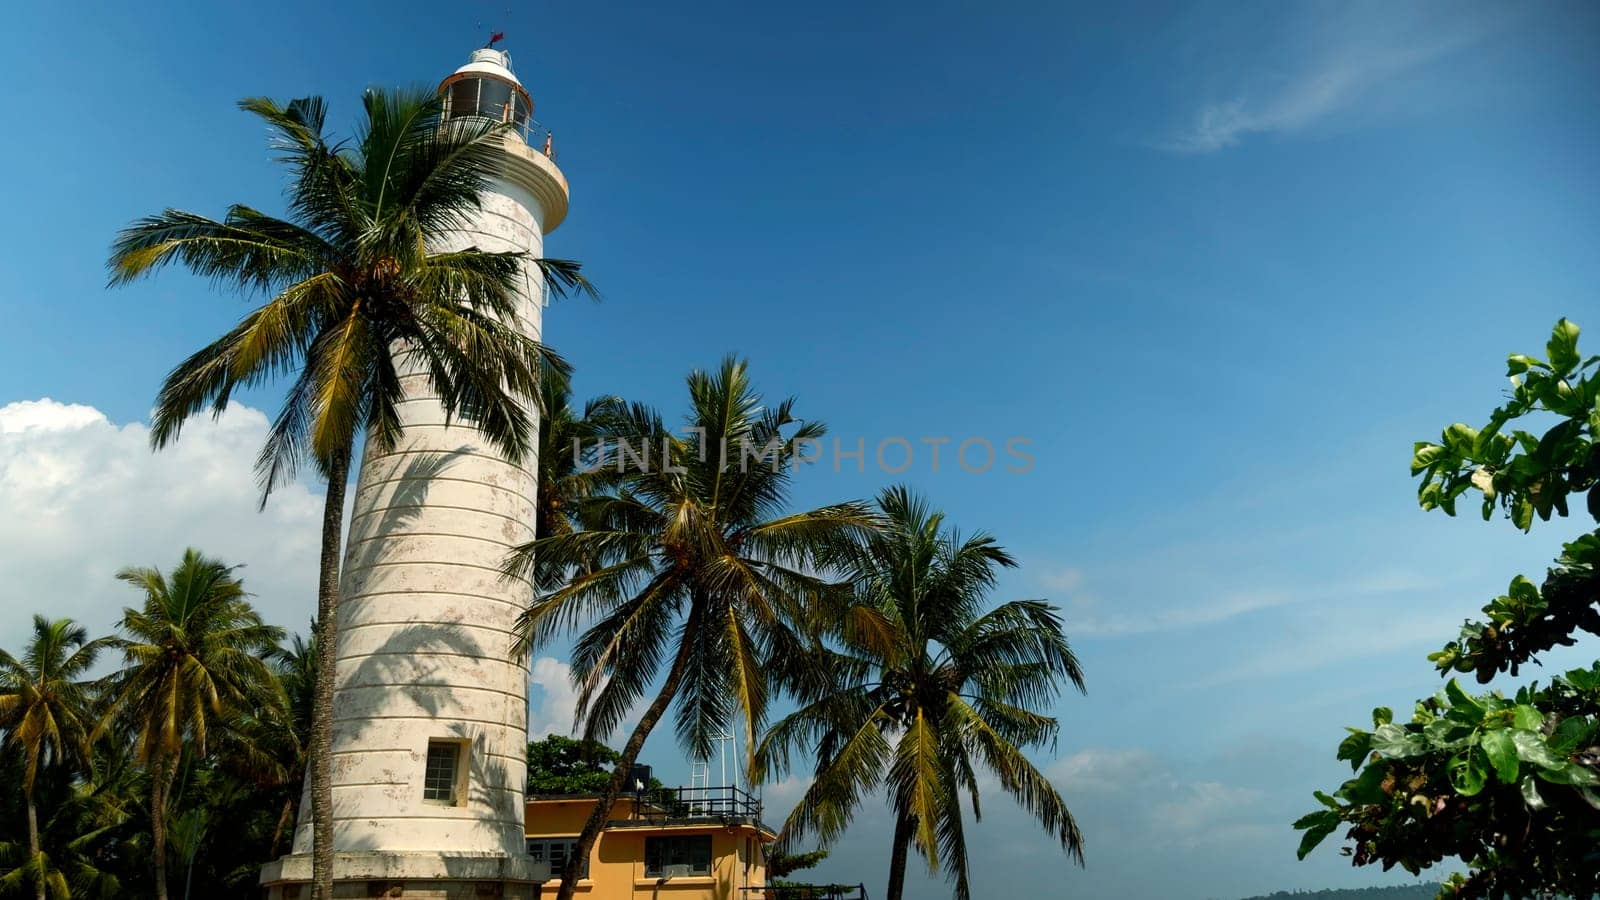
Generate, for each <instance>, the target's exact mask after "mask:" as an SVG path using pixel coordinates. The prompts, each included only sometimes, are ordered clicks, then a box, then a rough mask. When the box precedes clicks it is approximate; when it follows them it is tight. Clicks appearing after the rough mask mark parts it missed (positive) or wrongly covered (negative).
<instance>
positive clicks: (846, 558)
mask: <svg viewBox="0 0 1600 900" xmlns="http://www.w3.org/2000/svg"><path fill="white" fill-rule="evenodd" d="M878 505H879V508H880V509H881V510H882V512H883V516H884V518H885V520H886V521H887V523H888V526H887V528H886V529H885V530H884V531H881V532H875V533H868V534H864V535H860V536H858V537H857V538H856V539H854V540H851V541H848V542H842V543H836V544H835V545H834V546H832V547H831V548H830V549H829V551H828V552H827V553H826V554H824V555H823V556H822V557H821V558H820V560H819V561H820V562H821V563H823V564H824V565H826V566H827V567H829V568H830V569H831V570H833V571H836V572H839V573H842V574H843V575H844V576H845V578H846V580H847V582H848V584H849V585H850V587H851V591H850V595H849V601H848V604H847V605H846V607H845V608H844V609H843V610H842V611H841V614H840V615H838V616H837V617H836V618H835V619H834V621H835V622H837V623H838V626H837V629H836V633H835V634H834V635H833V637H834V638H835V639H836V640H835V643H836V644H837V649H830V648H828V647H818V648H816V649H814V650H813V651H812V652H811V653H809V654H805V655H801V654H793V655H789V656H786V657H783V658H782V659H780V660H777V661H776V662H778V663H781V664H784V665H783V669H782V671H780V672H778V674H777V677H779V678H780V680H781V681H782V682H783V684H784V685H785V686H787V687H789V688H790V689H791V690H792V691H793V692H794V694H795V696H796V698H797V700H798V701H799V703H800V708H799V709H798V710H796V711H795V712H794V713H792V714H790V715H788V716H785V717H784V718H783V719H781V720H779V721H778V722H776V723H775V724H774V725H773V726H772V729H771V730H770V731H769V732H768V733H767V735H766V736H765V737H764V738H763V739H762V741H761V743H760V746H759V747H758V748H757V753H756V756H757V764H756V770H757V773H758V774H759V775H763V776H765V775H766V774H768V773H772V774H776V775H780V776H781V775H782V774H784V773H786V772H787V771H788V770H789V769H790V767H791V762H792V760H793V758H794V754H795V753H796V752H797V751H798V752H809V750H810V749H811V748H815V751H816V754H817V755H816V763H815V781H814V782H813V783H812V785H811V787H810V788H809V789H808V790H807V791H806V793H805V796H804V797H803V798H802V799H801V800H800V802H799V804H798V805H796V806H795V808H794V811H793V812H792V813H790V815H789V818H788V821H787V822H786V823H785V824H784V836H785V843H786V844H787V843H792V842H794V841H796V840H798V839H800V838H802V837H804V836H807V835H813V836H815V837H816V838H817V840H818V841H819V842H820V843H821V844H822V845H823V846H827V845H829V844H831V843H832V842H833V841H835V840H837V839H838V838H839V837H840V835H842V834H843V833H844V830H845V828H846V826H847V825H848V824H849V821H850V818H851V815H852V814H853V813H854V812H855V810H856V808H857V807H858V806H859V805H860V804H861V803H862V801H863V799H864V798H865V797H866V796H868V795H870V794H872V793H873V792H875V791H877V790H879V789H884V790H886V791H887V793H888V797H889V803H890V805H891V807H892V809H893V812H894V818H895V829H894V843H893V852H892V855H891V856H890V861H889V886H888V894H887V895H888V898H889V900H900V897H901V894H902V891H903V890H904V885H905V868H906V856H907V850H908V848H915V849H916V851H917V852H918V853H919V854H921V855H922V856H923V858H925V859H926V860H927V862H928V866H929V870H930V871H931V872H938V871H939V870H940V868H941V866H944V867H946V868H947V869H948V872H949V876H950V878H951V880H952V881H954V883H955V896H956V897H957V898H958V900H967V898H968V897H970V896H971V894H970V890H969V888H968V884H967V849H966V840H965V837H964V831H963V821H962V809H961V797H962V794H966V795H967V796H968V797H969V798H970V800H971V803H972V808H973V816H974V818H977V817H978V816H979V815H980V807H979V802H978V801H979V798H978V780H977V778H978V775H977V773H978V772H979V770H981V769H987V770H988V771H990V772H992V773H993V774H994V776H995V777H996V779H997V780H998V781H999V783H1000V787H1001V788H1002V789H1003V790H1004V791H1005V792H1006V793H1008V794H1010V795H1011V796H1012V797H1014V798H1015V799H1016V800H1017V802H1018V803H1020V804H1021V806H1022V807H1023V808H1024V809H1026V810H1027V811H1028V812H1029V813H1031V814H1032V815H1033V817H1034V818H1036V819H1037V820H1038V821H1039V824H1040V825H1041V826H1043V827H1044V829H1045V830H1046V831H1048V832H1050V834H1051V835H1052V836H1053V837H1055V838H1056V839H1057V840H1059V841H1060V843H1061V847H1062V849H1063V850H1065V851H1066V852H1067V854H1068V855H1069V856H1071V857H1072V858H1073V859H1075V860H1077V861H1078V862H1079V863H1080V864H1081V863H1082V861H1083V837H1082V835H1081V834H1080V833H1079V831H1078V826H1077V823H1076V822H1074V821H1073V818H1072V813H1071V812H1070V811H1069V810H1068V809H1067V805H1066V803H1065V801H1063V800H1062V798H1061V795H1060V794H1058V793H1057V792H1056V790H1055V788H1054V787H1052V786H1051V785H1050V782H1049V780H1048V779H1046V778H1045V776H1044V774H1043V773H1041V772H1040V771H1039V770H1038V769H1037V768H1035V767H1034V765H1033V764H1032V763H1031V762H1029V761H1028V759H1027V757H1026V756H1024V754H1023V751H1024V750H1025V749H1027V748H1034V747H1053V745H1054V742H1055V739H1056V734H1057V731H1058V728H1059V726H1058V723H1057V722H1056V720H1055V719H1054V718H1051V717H1050V716H1047V715H1045V714H1044V713H1042V712H1039V710H1041V709H1045V708H1048V706H1049V705H1050V703H1051V702H1053V701H1054V700H1055V699H1056V697H1057V696H1058V695H1059V694H1060V692H1061V691H1062V690H1063V689H1064V688H1065V686H1066V685H1067V684H1071V685H1072V686H1073V687H1076V688H1077V689H1078V690H1079V691H1082V690H1083V672H1082V670H1081V669H1080V667H1079V665H1078V660H1077V658H1076V657H1075V656H1074V655H1073V652H1072V648H1071V647H1070V646H1069V645H1068V643H1067V639H1066V637H1065V635H1063V634H1062V631H1061V620H1060V617H1059V616H1058V615H1057V613H1056V609H1055V608H1054V607H1052V606H1050V605H1049V604H1048V603H1045V602H1043V601H1039V600H1018V601H1012V602H1009V603H1003V604H1000V605H998V606H995V607H993V608H989V607H988V603H987V598H988V595H989V592H990V591H991V590H992V589H993V587H994V585H995V578H996V575H997V573H998V571H999V570H1000V569H1001V568H1002V567H1011V566H1014V565H1016V563H1015V561H1014V560H1013V559H1012V558H1011V556H1010V555H1008V554H1007V553H1006V552H1005V551H1004V550H1003V549H1002V548H1001V547H1000V546H999V545H998V544H997V543H995V541H994V539H993V538H992V537H990V536H988V535H985V534H978V535H975V536H973V537H971V538H968V539H965V540H963V539H961V537H960V536H959V535H958V534H956V533H955V532H954V531H948V530H945V529H944V518H943V516H942V515H941V514H940V513H937V512H933V511H932V510H930V509H929V508H928V506H927V504H926V503H925V502H923V501H922V500H920V499H918V498H917V497H915V496H913V495H912V494H911V492H910V491H909V490H907V489H906V488H903V487H897V488H890V489H888V490H886V491H884V492H883V494H882V495H880V497H879V500H878Z"/></svg>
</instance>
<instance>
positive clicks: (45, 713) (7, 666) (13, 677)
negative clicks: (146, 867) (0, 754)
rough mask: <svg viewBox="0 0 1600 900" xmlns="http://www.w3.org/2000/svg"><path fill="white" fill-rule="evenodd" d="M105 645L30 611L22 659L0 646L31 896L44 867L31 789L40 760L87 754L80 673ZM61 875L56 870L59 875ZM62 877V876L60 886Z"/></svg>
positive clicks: (1, 698) (40, 893)
mask: <svg viewBox="0 0 1600 900" xmlns="http://www.w3.org/2000/svg"><path fill="white" fill-rule="evenodd" d="M105 645H106V639H105V638H98V639H96V640H89V632H88V630H87V629H85V628H84V627H83V626H82V625H79V624H77V623H76V622H74V621H72V620H71V619H56V620H54V621H51V620H49V619H46V618H45V617H44V616H41V615H35V616H34V617H33V639H32V640H30V641H29V642H28V648H27V649H26V650H24V651H23V654H22V659H20V660H19V659H17V658H16V657H14V656H12V655H11V654H10V653H7V652H6V651H4V650H0V730H3V731H4V734H5V742H6V743H8V744H11V745H13V746H14V747H15V748H16V749H18V750H19V751H20V752H21V754H22V758H23V760H24V766H23V770H22V796H23V800H24V802H25V803H26V804H27V807H28V863H27V866H26V868H28V869H29V871H30V874H31V876H32V877H33V879H34V896H35V897H37V898H38V900H44V898H45V894H46V882H47V881H48V880H49V879H48V877H47V873H46V865H45V861H44V851H43V849H42V848H41V846H40V843H39V809H38V807H37V805H36V804H35V803H34V796H33V789H34V784H35V782H36V781H37V780H38V775H39V769H40V767H41V766H45V767H49V766H53V765H56V764H58V763H61V762H63V761H64V760H69V759H77V760H86V759H87V758H88V756H89V741H88V738H89V734H90V732H91V730H92V728H93V719H92V713H91V711H90V703H91V700H92V698H91V693H90V688H89V683H88V682H87V681H86V680H85V679H84V674H85V673H86V672H88V671H89V668H90V667H91V666H93V665H94V661H95V657H96V656H98V655H99V653H100V650H101V648H103V647H104V646H105ZM58 877H59V876H58ZM64 885H65V882H62V887H63V889H64Z"/></svg>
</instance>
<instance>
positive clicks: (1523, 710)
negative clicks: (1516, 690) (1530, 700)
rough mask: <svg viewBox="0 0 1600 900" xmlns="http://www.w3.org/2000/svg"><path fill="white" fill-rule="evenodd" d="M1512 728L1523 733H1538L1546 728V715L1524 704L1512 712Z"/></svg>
mask: <svg viewBox="0 0 1600 900" xmlns="http://www.w3.org/2000/svg"><path fill="white" fill-rule="evenodd" d="M1511 726H1512V727H1513V728H1520V729H1522V730H1523V731H1538V730H1539V729H1541V728H1543V727H1544V713H1541V712H1539V711H1538V710H1537V709H1534V708H1533V707H1531V706H1529V705H1527V704H1525V703H1523V704H1518V705H1517V707H1516V708H1515V709H1513V710H1512V711H1511Z"/></svg>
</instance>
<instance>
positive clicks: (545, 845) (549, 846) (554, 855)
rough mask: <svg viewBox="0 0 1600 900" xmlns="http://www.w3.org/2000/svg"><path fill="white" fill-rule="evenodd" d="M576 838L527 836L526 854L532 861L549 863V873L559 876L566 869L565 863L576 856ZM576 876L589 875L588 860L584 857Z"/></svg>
mask: <svg viewBox="0 0 1600 900" xmlns="http://www.w3.org/2000/svg"><path fill="white" fill-rule="evenodd" d="M577 849H578V839H577V838H575V837H573V838H528V855H529V856H531V857H533V861H534V862H547V863H549V864H550V874H551V875H552V876H557V877H559V876H560V875H561V874H562V873H563V872H565V871H566V870H567V864H568V863H570V862H572V861H573V859H574V857H576V856H577V855H578V854H577ZM578 877H579V878H588V877H589V861H588V860H587V859H586V860H584V861H583V863H582V865H580V866H579V867H578Z"/></svg>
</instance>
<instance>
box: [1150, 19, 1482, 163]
mask: <svg viewBox="0 0 1600 900" xmlns="http://www.w3.org/2000/svg"><path fill="white" fill-rule="evenodd" d="M1384 9H1385V12H1384V14H1383V15H1381V16H1378V17H1372V16H1362V17H1360V20H1359V21H1330V22H1325V23H1316V24H1315V25H1313V26H1312V27H1310V28H1308V29H1307V30H1308V31H1309V32H1311V33H1313V34H1315V35H1317V36H1318V38H1317V41H1318V43H1317V44H1315V45H1313V46H1309V47H1298V46H1296V47H1293V48H1290V47H1285V46H1278V47H1269V48H1267V54H1266V55H1268V56H1270V55H1272V53H1273V52H1278V53H1286V55H1290V56H1294V57H1295V60H1294V62H1292V63H1290V64H1288V65H1286V66H1276V67H1272V66H1270V64H1268V63H1263V62H1260V61H1252V62H1251V63H1248V64H1249V65H1253V66H1254V69H1253V70H1252V71H1250V72H1248V73H1247V74H1246V75H1244V76H1243V77H1242V78H1241V79H1239V82H1240V83H1239V85H1238V87H1237V88H1236V89H1235V90H1233V91H1231V92H1230V93H1228V94H1227V95H1226V96H1224V97H1222V98H1221V99H1217V100H1213V101H1211V102H1207V103H1204V104H1202V105H1201V106H1200V108H1199V110H1198V111H1197V112H1196V113H1195V114H1194V115H1193V117H1192V118H1191V119H1190V121H1189V122H1188V124H1187V125H1185V126H1184V127H1183V128H1182V129H1181V131H1180V132H1179V133H1178V134H1177V135H1176V136H1175V137H1173V138H1171V139H1169V140H1167V141H1165V142H1163V143H1162V146H1163V147H1164V148H1165V149H1168V150H1172V151H1174V152H1179V153H1214V152H1216V151H1219V150H1222V149H1225V148H1227V147H1232V146H1234V145H1237V144H1239V143H1240V142H1241V141H1243V140H1244V139H1245V138H1246V137H1248V136H1250V135H1254V134H1293V133H1297V132H1301V131H1304V130H1305V129H1308V128H1310V127H1312V126H1314V125H1317V124H1318V123H1321V122H1324V121H1325V120H1328V119H1330V118H1332V117H1333V116H1335V115H1338V114H1342V113H1347V112H1350V111H1352V110H1354V109H1355V108H1356V107H1358V106H1359V105H1360V104H1361V103H1362V102H1363V101H1365V100H1367V99H1369V98H1372V97H1375V96H1377V95H1379V94H1380V93H1382V94H1384V95H1389V96H1392V94H1393V92H1394V90H1395V89H1396V88H1398V87H1400V86H1402V85H1403V84H1404V83H1406V82H1407V81H1408V80H1410V79H1412V78H1414V77H1416V76H1418V75H1420V74H1421V73H1422V72H1423V70H1425V69H1427V68H1428V67H1429V66H1431V65H1433V64H1435V63H1437V62H1439V61H1441V60H1443V59H1445V58H1446V57H1449V56H1451V55H1453V54H1456V53H1458V52H1460V51H1462V50H1465V49H1467V48H1469V47H1471V46H1473V45H1474V44H1477V43H1479V42H1480V41H1482V40H1483V39H1484V38H1486V37H1488V36H1489V35H1490V34H1492V33H1493V32H1494V31H1495V30H1496V26H1497V25H1498V22H1497V21H1494V20H1493V18H1492V17H1490V18H1485V17H1482V16H1479V17H1472V16H1464V15H1459V14H1457V13H1459V10H1455V9H1454V8H1452V7H1446V8H1441V9H1440V10H1438V11H1437V12H1436V13H1427V12H1426V11H1425V10H1424V9H1423V8H1422V7H1408V6H1404V5H1401V6H1397V7H1390V8H1384ZM1285 43H1286V44H1292V43H1293V42H1292V41H1290V40H1289V39H1288V37H1287V36H1286V37H1285ZM1269 68H1271V69H1275V70H1274V71H1271V72H1270V74H1269V73H1268V70H1269Z"/></svg>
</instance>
